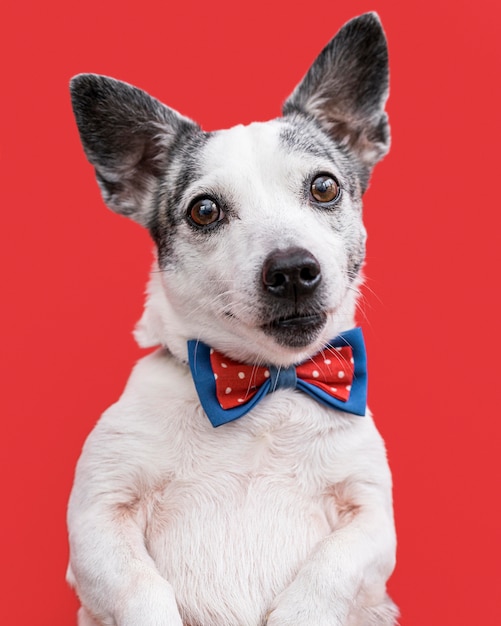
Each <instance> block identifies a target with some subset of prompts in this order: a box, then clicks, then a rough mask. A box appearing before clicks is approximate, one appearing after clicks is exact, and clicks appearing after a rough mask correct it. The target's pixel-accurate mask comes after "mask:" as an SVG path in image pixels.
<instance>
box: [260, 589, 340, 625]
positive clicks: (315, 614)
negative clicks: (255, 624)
mask: <svg viewBox="0 0 501 626" xmlns="http://www.w3.org/2000/svg"><path fill="white" fill-rule="evenodd" d="M348 614H349V605H348V603H347V602H346V601H342V600H341V599H339V600H338V601H337V602H336V601H335V599H333V598H331V599H330V600H329V601H328V602H323V601H321V600H320V599H319V598H313V597H304V596H302V595H300V594H296V593H293V592H292V593H290V592H289V590H286V591H285V592H284V593H282V594H281V595H280V596H279V597H278V598H277V599H276V601H275V603H274V605H273V607H272V609H271V610H270V612H269V613H268V617H267V620H266V622H265V624H266V626H347V621H346V620H347V617H348Z"/></svg>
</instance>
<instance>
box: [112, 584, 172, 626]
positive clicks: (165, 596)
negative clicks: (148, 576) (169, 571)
mask: <svg viewBox="0 0 501 626" xmlns="http://www.w3.org/2000/svg"><path fill="white" fill-rule="evenodd" d="M116 622H117V626H183V622H182V620H181V616H180V615H179V611H178V609H177V604H176V599H175V597H174V592H173V590H172V587H171V586H170V585H169V583H167V581H165V580H163V579H160V580H156V581H155V582H154V583H153V584H152V583H151V581H150V582H149V584H147V585H140V586H138V588H137V589H135V590H134V592H133V593H132V594H130V595H129V596H128V597H127V599H126V600H125V601H124V603H123V606H122V607H121V608H120V609H119V611H118V618H117V620H116Z"/></svg>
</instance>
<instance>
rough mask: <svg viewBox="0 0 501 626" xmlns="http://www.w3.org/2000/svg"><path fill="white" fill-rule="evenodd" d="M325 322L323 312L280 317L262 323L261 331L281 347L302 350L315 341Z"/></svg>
mask: <svg viewBox="0 0 501 626" xmlns="http://www.w3.org/2000/svg"><path fill="white" fill-rule="evenodd" d="M326 323H327V315H326V314H325V313H316V314H313V315H294V316H290V317H281V318H278V319H275V320H272V321H271V322H269V323H267V324H265V325H263V326H262V327H261V328H262V330H263V332H264V333H265V334H266V335H267V336H268V337H271V338H272V339H273V340H274V341H275V342H276V343H277V344H278V345H279V346H281V347H282V348H289V349H291V350H304V349H307V348H308V347H309V346H311V345H312V344H314V343H316V341H317V339H318V337H319V336H320V334H321V332H322V330H323V329H324V328H325V325H326Z"/></svg>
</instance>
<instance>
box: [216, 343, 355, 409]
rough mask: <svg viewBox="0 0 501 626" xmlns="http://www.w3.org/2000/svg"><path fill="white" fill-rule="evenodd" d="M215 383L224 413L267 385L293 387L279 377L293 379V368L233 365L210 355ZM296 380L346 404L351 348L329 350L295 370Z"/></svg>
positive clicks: (219, 356)
mask: <svg viewBox="0 0 501 626" xmlns="http://www.w3.org/2000/svg"><path fill="white" fill-rule="evenodd" d="M210 361H211V365H212V371H213V373H214V379H215V381H216V395H217V399H218V402H219V404H220V405H221V407H222V408H223V409H231V408H233V407H235V406H238V405H239V404H244V403H245V402H248V401H249V400H250V399H251V398H252V397H253V396H254V395H255V394H256V393H257V391H258V389H259V388H260V387H261V386H262V385H263V384H264V383H265V382H266V381H267V380H271V386H272V389H273V388H279V387H281V386H290V387H292V386H294V385H284V384H281V381H280V376H284V373H285V375H288V376H289V377H290V375H291V373H292V372H291V368H287V369H286V370H285V369H280V368H272V367H258V366H253V365H245V364H242V363H237V362H235V361H232V360H231V359H229V358H228V357H227V356H225V355H224V354H221V353H220V352H217V351H215V350H211V351H210ZM292 369H293V370H294V372H295V376H296V377H298V378H300V379H302V380H303V381H305V382H307V383H309V384H311V385H314V386H315V387H318V388H320V389H322V390H323V391H325V392H326V393H327V394H329V395H330V396H333V397H335V398H337V399H338V400H341V401H343V402H346V400H348V398H349V395H350V390H351V385H352V382H353V373H354V361H353V352H352V349H351V347H349V346H344V347H337V348H329V349H326V350H324V351H322V352H321V353H319V354H317V355H315V356H314V357H313V358H312V359H311V360H309V361H306V362H305V363H302V364H301V365H298V366H297V367H295V368H292ZM287 370H288V371H287Z"/></svg>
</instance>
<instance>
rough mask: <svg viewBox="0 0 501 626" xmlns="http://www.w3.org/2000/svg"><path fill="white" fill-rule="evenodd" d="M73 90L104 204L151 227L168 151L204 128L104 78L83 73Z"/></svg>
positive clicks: (85, 145) (133, 89) (73, 83)
mask: <svg viewBox="0 0 501 626" xmlns="http://www.w3.org/2000/svg"><path fill="white" fill-rule="evenodd" d="M70 91H71V100H72V105H73V111H74V113H75V118H76V122H77V126H78V130H79V133H80V139H81V141H82V145H83V148H84V150H85V154H86V155H87V158H88V160H89V161H90V163H91V164H92V165H93V166H94V168H95V170H96V177H97V181H98V183H99V186H100V188H101V192H102V195H103V199H104V201H105V202H106V204H107V205H108V206H109V207H110V208H111V209H113V210H114V211H116V212H117V213H121V214H123V215H126V216H128V217H130V218H132V219H134V220H135V221H137V222H139V223H140V224H142V225H143V226H148V224H149V222H150V217H151V213H152V211H153V208H154V207H153V196H154V191H155V187H156V185H155V180H156V179H157V178H158V177H159V176H160V175H161V174H162V171H163V170H164V168H165V164H166V160H167V157H168V151H169V147H170V146H171V145H172V143H173V142H174V141H175V140H176V138H177V137H178V136H179V135H180V134H182V133H193V132H201V131H200V128H199V127H198V126H197V125H196V124H195V123H194V122H192V121H191V120H189V119H188V118H185V117H183V116H181V115H179V113H177V112H176V111H174V110H172V109H169V108H168V107H166V106H165V105H163V104H162V103H161V102H159V101H158V100H156V99H155V98H152V97H151V96H150V95H148V94H147V93H146V92H144V91H142V90H141V89H137V88H136V87H132V86H131V85H128V84H127V83H124V82H121V81H119V80H115V79H113V78H108V77H106V76H98V75H96V74H79V75H78V76H75V77H74V78H73V79H72V80H71V83H70Z"/></svg>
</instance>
